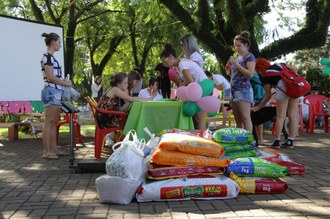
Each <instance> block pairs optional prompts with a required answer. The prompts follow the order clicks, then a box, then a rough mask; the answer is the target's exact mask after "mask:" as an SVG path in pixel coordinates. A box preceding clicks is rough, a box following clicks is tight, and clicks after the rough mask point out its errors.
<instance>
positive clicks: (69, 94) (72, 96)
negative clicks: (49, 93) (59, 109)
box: [62, 75, 80, 101]
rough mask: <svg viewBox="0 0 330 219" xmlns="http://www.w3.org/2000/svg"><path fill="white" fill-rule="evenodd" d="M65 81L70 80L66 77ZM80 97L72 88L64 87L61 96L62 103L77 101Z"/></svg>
mask: <svg viewBox="0 0 330 219" xmlns="http://www.w3.org/2000/svg"><path fill="white" fill-rule="evenodd" d="M66 80H70V76H69V75H68V76H67V78H66ZM79 97H80V93H79V92H78V91H77V90H76V89H74V88H73V87H69V86H65V87H64V91H63V94H62V101H70V100H77V99H78V98H79Z"/></svg>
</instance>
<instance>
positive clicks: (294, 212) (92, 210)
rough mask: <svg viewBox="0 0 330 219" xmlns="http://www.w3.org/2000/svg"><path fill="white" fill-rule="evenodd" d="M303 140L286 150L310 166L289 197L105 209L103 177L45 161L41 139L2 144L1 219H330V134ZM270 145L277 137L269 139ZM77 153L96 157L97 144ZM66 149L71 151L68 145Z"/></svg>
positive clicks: (291, 179) (293, 181)
mask: <svg viewBox="0 0 330 219" xmlns="http://www.w3.org/2000/svg"><path fill="white" fill-rule="evenodd" d="M317 131H318V133H317V134H314V135H309V134H304V135H303V136H300V137H299V138H298V139H297V141H296V142H295V143H296V147H295V148H294V149H281V150H282V151H283V153H285V154H287V155H289V156H290V157H291V158H292V159H293V160H294V161H296V162H298V163H301V164H304V165H305V168H306V173H305V175H302V176H287V177H285V178H284V180H285V181H286V182H287V183H288V186H289V189H288V190H287V191H286V192H285V193H284V194H276V195H242V194H240V195H239V196H238V197H237V198H236V199H228V200H211V201H209V200H207V201H205V200H204V201H176V202H150V203H137V202H136V201H134V202H132V203H131V204H129V205H126V206H123V205H112V204H111V205H110V204H100V203H99V201H98V199H97V196H96V188H95V179H96V178H97V177H98V176H100V175H101V174H100V173H83V174H80V173H72V171H71V169H70V168H69V162H68V160H67V159H66V158H64V157H62V158H61V159H60V160H53V161H50V160H44V159H42V158H41V147H42V146H41V139H30V140H19V141H16V142H8V141H1V140H0V218H70V219H71V218H125V219H130V218H134V219H135V218H164V219H165V218H166V219H167V218H175V219H195V218H198V219H199V218H244V219H247V218H259V219H267V218H292V219H300V218H330V177H329V175H330V162H329V160H330V134H323V133H322V131H321V130H317ZM266 138H267V139H270V138H271V136H266ZM84 142H85V143H86V144H85V147H80V149H79V150H78V151H77V153H76V154H77V156H78V157H77V158H79V157H81V156H82V154H84V153H88V155H91V151H92V149H93V148H92V139H84ZM60 144H61V145H66V146H65V147H66V148H67V147H68V145H69V140H68V139H62V140H61V141H60Z"/></svg>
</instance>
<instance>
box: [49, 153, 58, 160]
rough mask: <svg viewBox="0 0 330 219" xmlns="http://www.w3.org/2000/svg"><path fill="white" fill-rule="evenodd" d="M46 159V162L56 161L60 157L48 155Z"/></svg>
mask: <svg viewBox="0 0 330 219" xmlns="http://www.w3.org/2000/svg"><path fill="white" fill-rule="evenodd" d="M47 159H48V160H58V159H60V157H59V156H57V155H56V154H49V155H48V156H47Z"/></svg>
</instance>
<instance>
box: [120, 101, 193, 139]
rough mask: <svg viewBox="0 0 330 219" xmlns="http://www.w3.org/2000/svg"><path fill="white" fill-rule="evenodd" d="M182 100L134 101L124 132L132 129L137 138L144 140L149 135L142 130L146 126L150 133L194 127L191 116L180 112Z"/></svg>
mask: <svg viewBox="0 0 330 219" xmlns="http://www.w3.org/2000/svg"><path fill="white" fill-rule="evenodd" d="M182 107H183V102H182V101H171V100H168V101H151V102H134V103H133V104H132V108H131V109H130V112H129V115H128V118H127V122H126V125H125V128H124V133H125V134H127V132H129V131H130V130H132V129H134V130H135V131H136V133H137V135H138V137H139V138H144V139H145V140H146V141H148V140H149V139H150V137H149V135H147V134H146V133H145V131H144V130H143V129H144V127H148V129H149V130H150V132H151V133H154V134H158V133H159V132H160V131H162V130H164V129H171V128H179V129H194V123H193V120H192V117H187V116H184V115H183V114H182Z"/></svg>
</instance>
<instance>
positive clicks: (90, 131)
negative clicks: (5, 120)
mask: <svg viewBox="0 0 330 219" xmlns="http://www.w3.org/2000/svg"><path fill="white" fill-rule="evenodd" d="M80 131H81V134H82V135H83V136H85V137H94V135H95V125H81V126H80ZM18 135H19V138H20V139H28V138H31V137H35V136H34V135H32V134H29V133H28V134H26V133H24V132H18ZM41 136H42V133H37V137H38V138H41ZM60 136H61V137H63V138H69V137H70V127H69V126H67V125H64V126H61V128H60ZM0 139H8V128H0Z"/></svg>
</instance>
